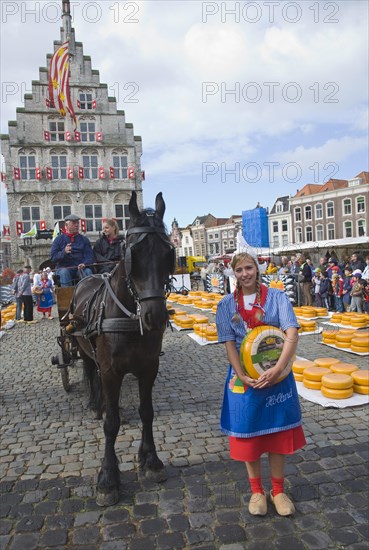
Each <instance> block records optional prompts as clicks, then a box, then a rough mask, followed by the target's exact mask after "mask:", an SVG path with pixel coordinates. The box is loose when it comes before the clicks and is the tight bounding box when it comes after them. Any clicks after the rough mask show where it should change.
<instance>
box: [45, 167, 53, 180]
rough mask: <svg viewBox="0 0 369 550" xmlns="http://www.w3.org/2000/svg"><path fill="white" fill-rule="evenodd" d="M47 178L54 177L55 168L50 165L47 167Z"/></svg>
mask: <svg viewBox="0 0 369 550" xmlns="http://www.w3.org/2000/svg"><path fill="white" fill-rule="evenodd" d="M46 179H47V180H49V181H50V180H52V179H53V169H52V168H51V167H50V166H47V167H46Z"/></svg>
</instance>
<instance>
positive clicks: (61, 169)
mask: <svg viewBox="0 0 369 550" xmlns="http://www.w3.org/2000/svg"><path fill="white" fill-rule="evenodd" d="M50 159H51V169H52V179H53V180H66V179H67V155H51V156H50Z"/></svg>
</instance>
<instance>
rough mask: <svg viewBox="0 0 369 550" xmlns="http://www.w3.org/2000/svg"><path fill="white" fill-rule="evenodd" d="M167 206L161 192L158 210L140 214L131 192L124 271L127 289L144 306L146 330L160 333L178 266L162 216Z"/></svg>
mask: <svg viewBox="0 0 369 550" xmlns="http://www.w3.org/2000/svg"><path fill="white" fill-rule="evenodd" d="M164 212H165V203H164V200H163V197H162V194H161V193H158V195H157V196H156V200H155V210H153V209H151V208H148V209H145V210H142V211H141V212H140V210H139V208H138V206H137V195H136V193H135V191H133V192H132V197H131V200H130V202H129V216H130V221H129V224H128V230H127V236H126V251H125V270H126V275H127V281H128V286H129V288H130V290H131V292H132V293H133V295H134V297H135V299H136V300H137V301H138V302H139V304H140V307H141V316H142V323H143V328H144V329H145V330H158V329H161V328H162V327H163V324H164V323H165V322H166V319H167V312H166V305H165V289H166V286H167V284H168V282H169V276H170V274H171V273H173V270H174V266H175V254H174V249H173V246H172V244H171V242H170V240H169V237H168V235H167V232H166V230H165V226H164V223H163V216H164Z"/></svg>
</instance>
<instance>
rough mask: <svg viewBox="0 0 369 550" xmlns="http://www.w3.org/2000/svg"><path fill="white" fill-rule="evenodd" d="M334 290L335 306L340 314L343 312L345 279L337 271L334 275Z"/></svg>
mask: <svg viewBox="0 0 369 550" xmlns="http://www.w3.org/2000/svg"><path fill="white" fill-rule="evenodd" d="M332 288H333V294H334V305H335V309H336V311H337V312H338V313H342V312H343V298H342V296H343V278H342V276H341V275H340V274H339V273H338V269H337V271H335V272H334V273H333V275H332Z"/></svg>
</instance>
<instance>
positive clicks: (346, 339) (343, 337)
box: [336, 333, 352, 344]
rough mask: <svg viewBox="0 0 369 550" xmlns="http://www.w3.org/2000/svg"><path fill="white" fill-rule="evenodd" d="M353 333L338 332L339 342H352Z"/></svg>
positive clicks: (337, 339) (337, 338)
mask: <svg viewBox="0 0 369 550" xmlns="http://www.w3.org/2000/svg"><path fill="white" fill-rule="evenodd" d="M351 338H352V334H340V333H338V334H336V341H337V342H344V343H345V344H349V343H350V342H351Z"/></svg>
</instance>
